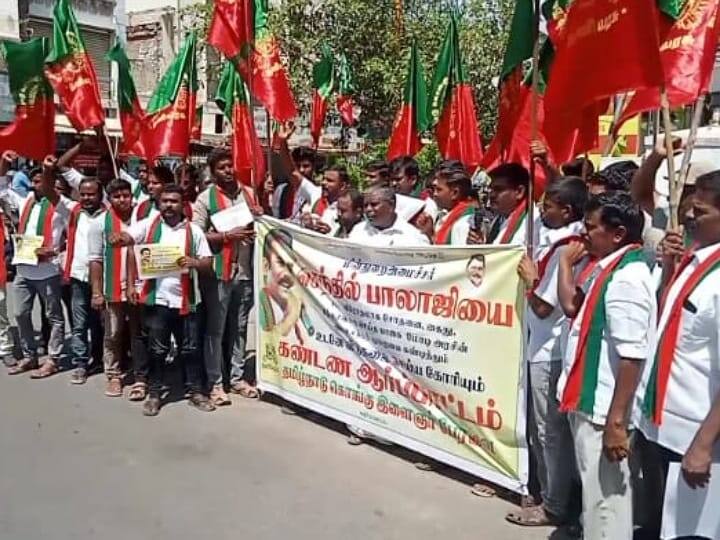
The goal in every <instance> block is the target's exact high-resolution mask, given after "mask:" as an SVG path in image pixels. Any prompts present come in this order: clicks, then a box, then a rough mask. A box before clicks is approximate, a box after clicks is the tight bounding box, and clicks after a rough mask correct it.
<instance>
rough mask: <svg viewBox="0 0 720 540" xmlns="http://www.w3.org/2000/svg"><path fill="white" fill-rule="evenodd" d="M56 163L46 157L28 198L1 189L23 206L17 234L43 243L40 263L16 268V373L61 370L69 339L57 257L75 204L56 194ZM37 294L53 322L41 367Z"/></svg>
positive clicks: (42, 374) (37, 374)
mask: <svg viewBox="0 0 720 540" xmlns="http://www.w3.org/2000/svg"><path fill="white" fill-rule="evenodd" d="M12 155H13V153H12V152H9V151H7V152H5V153H4V154H3V159H2V167H3V170H0V175H1V176H2V177H3V178H6V177H5V176H4V175H5V170H6V169H5V167H6V166H7V164H9V163H10V162H11V161H12V159H11V158H12ZM56 163H57V160H56V159H55V158H54V157H52V156H48V157H47V158H45V161H44V163H43V170H42V174H36V175H34V176H33V177H32V178H31V182H32V188H33V193H31V194H30V195H28V196H27V197H21V196H20V195H18V194H17V193H15V192H14V191H12V190H8V188H7V184H5V185H4V186H3V187H2V188H0V198H2V199H5V200H8V201H11V205H12V206H15V207H17V208H19V211H20V221H19V224H18V234H19V236H21V237H23V238H27V239H32V240H33V241H36V240H39V241H40V242H41V243H42V247H40V248H38V249H36V250H35V254H36V256H37V264H18V265H17V266H16V272H17V276H16V278H15V284H14V285H15V286H14V292H15V304H16V305H15V310H16V320H17V323H18V329H19V331H20V341H21V343H22V349H23V357H24V358H23V360H22V361H21V362H19V363H18V364H17V365H16V366H15V367H13V368H12V369H10V371H9V373H10V374H13V375H14V374H19V373H24V372H26V371H30V370H33V372H32V374H31V377H32V378H36V379H41V378H45V377H48V376H50V375H53V374H54V373H57V371H58V369H59V368H58V363H59V360H60V354H61V353H62V348H63V342H64V340H65V317H64V316H63V312H62V306H61V303H60V297H61V294H62V292H61V291H62V277H61V273H60V266H59V264H58V259H57V257H58V254H59V253H60V247H61V245H62V243H63V239H64V236H65V228H66V227H67V225H68V219H69V218H70V212H71V211H72V208H73V206H74V203H73V201H71V200H70V199H68V198H66V197H61V196H59V195H58V194H57V193H56V192H55V181H54V175H55V171H56V167H55V165H56ZM6 180H7V179H6ZM16 256H17V254H16ZM36 296H40V297H41V298H42V299H43V301H44V302H45V306H46V309H47V312H48V320H49V322H50V325H51V330H50V339H49V343H48V352H49V354H50V358H49V359H48V360H47V361H46V362H44V363H43V365H42V366H41V367H40V368H39V369H38V354H37V344H36V342H35V332H34V329H33V323H32V308H33V303H34V301H35V297H36Z"/></svg>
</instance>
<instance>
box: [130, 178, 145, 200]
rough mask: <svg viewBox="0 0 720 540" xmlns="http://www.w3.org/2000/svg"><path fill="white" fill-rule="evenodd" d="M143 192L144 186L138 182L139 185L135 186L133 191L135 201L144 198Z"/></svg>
mask: <svg viewBox="0 0 720 540" xmlns="http://www.w3.org/2000/svg"><path fill="white" fill-rule="evenodd" d="M142 194H143V190H142V184H141V183H140V182H139V181H138V182H137V184H135V189H134V190H133V194H132V196H133V199H135V200H136V201H137V200H138V199H139V198H140V197H141V196H142Z"/></svg>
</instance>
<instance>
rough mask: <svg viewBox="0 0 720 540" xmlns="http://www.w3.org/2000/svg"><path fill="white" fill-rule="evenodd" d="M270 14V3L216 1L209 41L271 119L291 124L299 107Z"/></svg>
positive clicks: (260, 0) (231, 0)
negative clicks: (271, 23) (270, 24)
mask: <svg viewBox="0 0 720 540" xmlns="http://www.w3.org/2000/svg"><path fill="white" fill-rule="evenodd" d="M268 11H269V7H268V0H215V6H214V8H213V16H212V20H211V22H210V28H209V30H208V37H207V41H208V43H209V44H210V45H212V46H213V47H215V48H216V49H217V50H219V51H220V52H222V53H223V54H224V55H225V57H226V58H227V59H229V60H231V61H232V62H233V64H234V65H235V67H236V69H237V70H238V72H239V73H240V74H241V75H242V77H243V79H245V82H246V83H247V85H248V87H249V89H250V91H251V93H252V95H253V96H254V97H255V98H256V99H257V100H258V101H260V103H262V104H263V106H264V107H265V108H266V109H267V110H268V112H269V113H270V116H271V117H272V118H273V119H274V120H276V121H278V122H287V121H288V120H292V119H293V118H295V117H296V116H297V107H296V105H295V98H294V97H293V94H292V90H291V89H290V81H289V79H288V75H287V71H286V70H285V66H283V64H282V61H281V60H280V46H279V44H278V42H277V39H276V38H275V36H274V35H273V34H272V32H271V31H270V29H269V28H268Z"/></svg>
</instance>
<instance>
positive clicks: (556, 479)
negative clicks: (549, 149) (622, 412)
mask: <svg viewBox="0 0 720 540" xmlns="http://www.w3.org/2000/svg"><path fill="white" fill-rule="evenodd" d="M587 198H588V190H587V186H586V185H585V182H583V181H582V180H581V179H580V178H563V179H560V180H558V181H556V182H554V183H553V184H550V185H549V186H548V188H547V190H546V191H545V197H544V199H543V212H542V220H543V224H544V225H545V226H546V227H547V228H548V229H550V230H552V231H553V238H554V239H555V241H554V242H553V244H551V245H550V246H546V247H544V248H540V249H538V250H537V252H536V254H535V258H534V260H531V259H530V258H529V257H528V256H527V255H525V256H524V257H523V260H522V261H521V263H520V266H519V267H518V273H519V274H520V277H521V278H522V279H523V281H524V282H525V285H526V287H527V288H528V291H529V292H528V295H527V298H528V301H527V310H526V316H525V320H526V326H527V334H528V335H527V341H526V351H527V360H528V364H529V365H528V385H529V388H530V396H529V407H528V436H529V440H530V450H531V452H533V455H534V457H535V463H536V470H537V476H538V481H539V484H540V495H541V497H542V503H541V504H540V505H537V506H529V507H527V508H523V509H522V510H521V511H520V512H512V513H510V514H508V516H507V519H508V520H509V521H511V522H513V523H516V524H519V525H525V526H548V525H559V524H561V523H564V522H567V520H568V518H570V517H571V516H568V510H569V506H570V504H569V503H570V497H571V495H572V481H573V477H574V476H575V475H574V474H573V473H574V471H573V468H572V467H568V463H572V462H573V460H574V453H573V442H572V436H571V435H570V426H569V424H568V421H567V417H566V415H564V414H562V413H561V412H560V404H559V402H558V400H557V382H558V378H559V377H560V372H561V371H562V351H563V347H562V342H561V340H562V334H563V326H564V325H565V324H566V321H567V318H566V317H565V315H564V313H563V311H562V308H561V306H560V301H559V299H558V293H557V290H558V287H557V283H558V270H559V269H558V263H559V259H560V252H561V251H562V249H563V248H564V246H566V245H567V244H569V243H570V242H572V241H581V240H582V238H581V236H580V235H581V233H582V232H583V231H584V225H583V222H582V219H583V214H584V211H585V204H586V203H587Z"/></svg>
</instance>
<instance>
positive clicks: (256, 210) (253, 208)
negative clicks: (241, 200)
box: [250, 204, 265, 217]
mask: <svg viewBox="0 0 720 540" xmlns="http://www.w3.org/2000/svg"><path fill="white" fill-rule="evenodd" d="M250 213H251V214H252V215H253V216H255V217H260V216H262V215H263V214H265V212H264V211H263V208H262V206H258V205H254V204H253V205H250Z"/></svg>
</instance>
